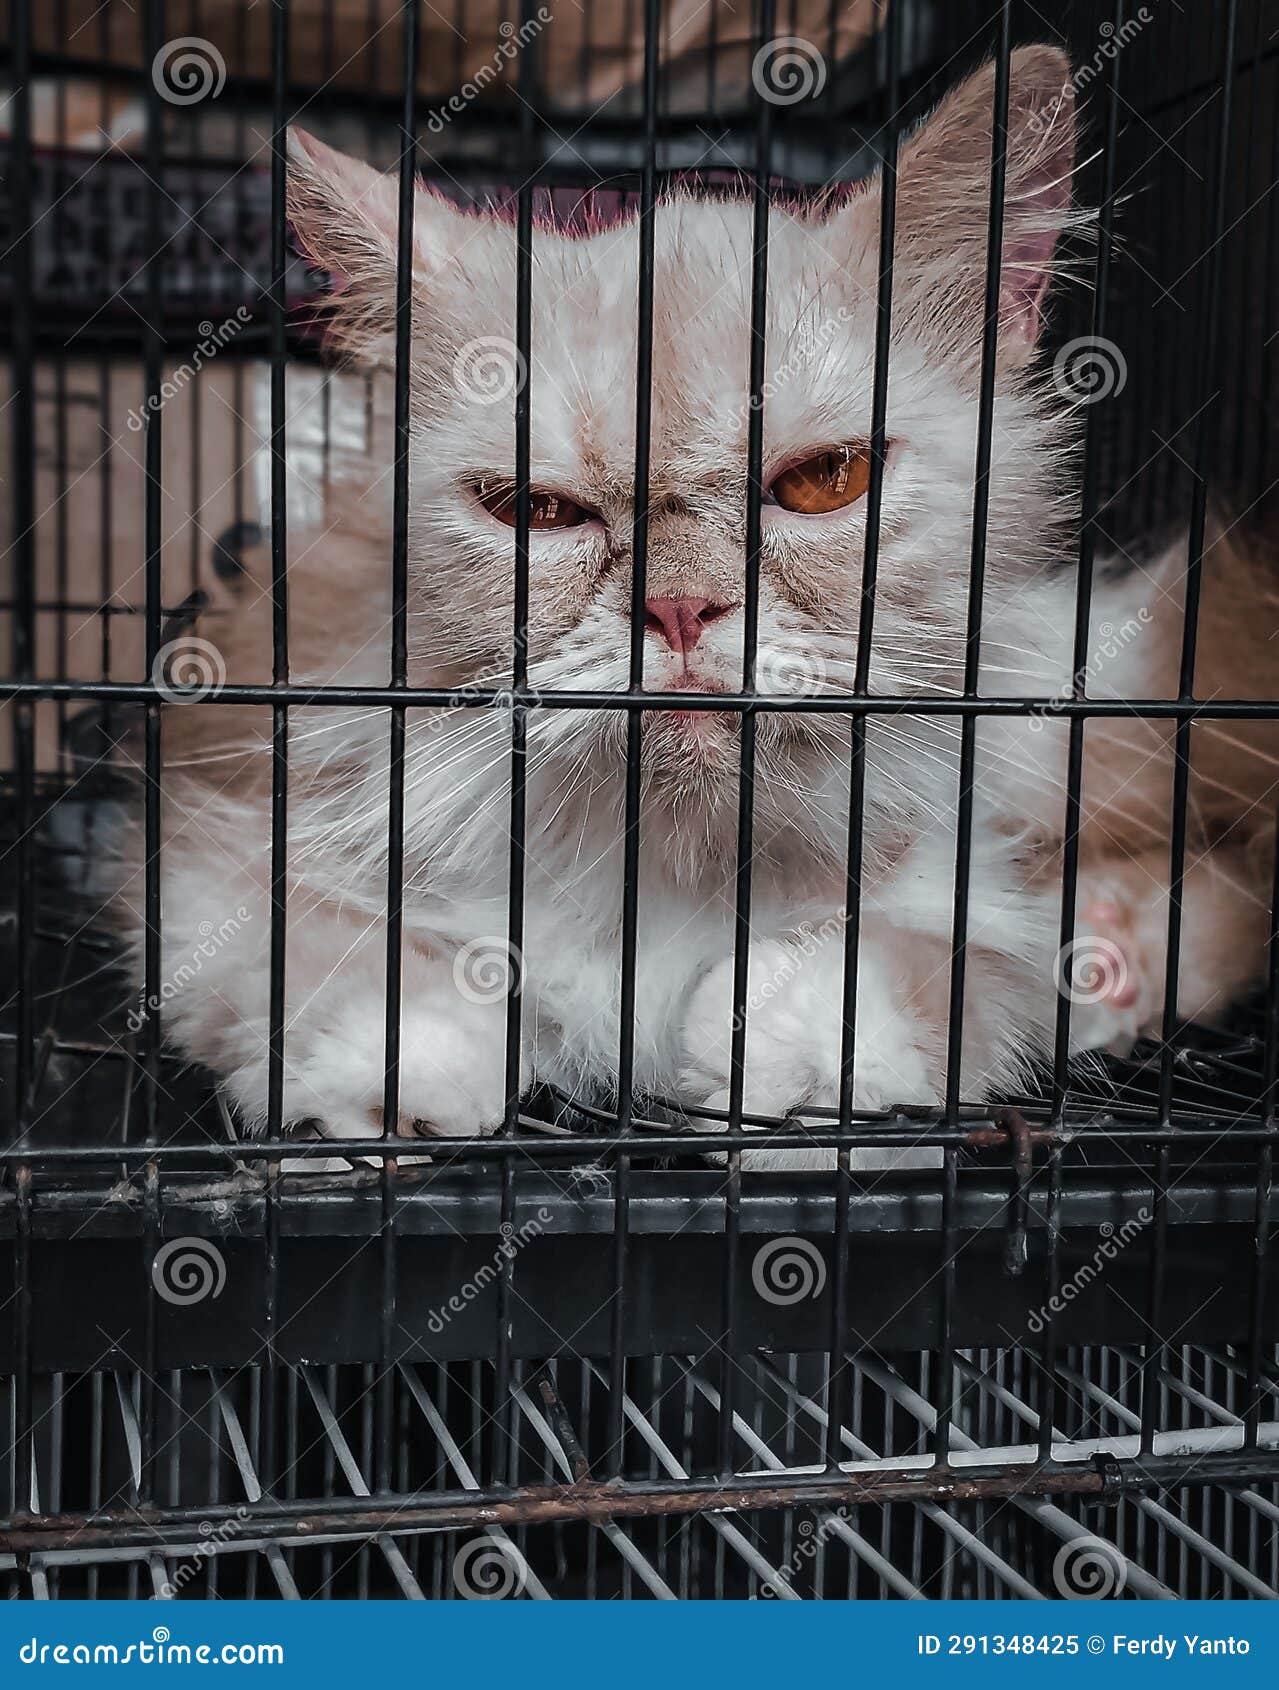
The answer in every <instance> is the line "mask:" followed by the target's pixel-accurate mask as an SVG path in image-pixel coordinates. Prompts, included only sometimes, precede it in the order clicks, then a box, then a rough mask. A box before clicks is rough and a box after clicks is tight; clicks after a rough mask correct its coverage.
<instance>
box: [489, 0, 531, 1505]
mask: <svg viewBox="0 0 1279 1690" xmlns="http://www.w3.org/2000/svg"><path fill="white" fill-rule="evenodd" d="M533 20H534V12H533V0H520V27H521V30H522V31H531V30H532V29H533ZM526 38H527V37H526ZM519 92H520V100H521V125H520V127H521V140H522V145H523V148H524V156H525V157H526V158H528V159H530V160H531V159H532V158H533V157H534V153H535V148H536V145H537V133H536V120H537V103H538V84H537V58H536V55H535V54H534V53H533V52H530V51H525V52H524V53H523V54H522V56H521V58H520V69H519ZM515 230H516V236H515V238H516V261H515V347H516V360H515V366H516V374H517V380H516V384H515V591H514V605H513V618H512V622H513V626H512V648H513V649H512V653H511V812H510V824H509V834H510V846H511V854H510V876H509V882H508V913H507V956H508V962H509V970H510V975H509V979H510V984H509V989H508V992H507V999H506V1111H505V1119H504V1121H503V1126H502V1133H503V1137H504V1138H506V1139H510V1138H512V1137H513V1136H514V1135H515V1133H516V1132H517V1130H518V1127H519V1111H520V1092H521V1090H522V1086H523V1077H522V1075H521V1073H520V1043H521V1033H522V1017H523V1012H524V867H525V857H526V839H525V824H526V816H527V808H528V802H527V801H528V709H529V701H528V597H529V588H528V580H529V518H530V511H531V490H530V483H529V475H530V431H531V423H532V412H531V409H530V404H531V392H532V382H533V370H532V363H533V356H532V341H533V177H532V176H531V175H530V176H528V177H526V178H525V180H524V181H523V182H521V184H520V189H519V195H518V198H517V202H516V219H515ZM514 1155H515V1152H514V1149H513V1148H512V1147H510V1146H509V1145H508V1146H504V1147H503V1151H502V1224H503V1226H513V1225H514V1213H515V1165H514V1160H513V1158H514ZM508 1236H509V1235H508ZM514 1259H515V1257H514V1252H509V1253H508V1252H504V1253H503V1258H502V1266H501V1270H500V1272H499V1275H498V1294H497V1342H496V1345H495V1348H494V1366H495V1370H496V1374H497V1401H496V1403H495V1404H494V1413H493V1440H494V1447H493V1471H494V1472H495V1473H501V1472H502V1471H503V1470H504V1468H505V1461H506V1444H505V1440H506V1437H507V1428H508V1419H507V1408H508V1405H509V1403H510V1387H511V1312H510V1311H511V1279H512V1274H513V1272H514Z"/></svg>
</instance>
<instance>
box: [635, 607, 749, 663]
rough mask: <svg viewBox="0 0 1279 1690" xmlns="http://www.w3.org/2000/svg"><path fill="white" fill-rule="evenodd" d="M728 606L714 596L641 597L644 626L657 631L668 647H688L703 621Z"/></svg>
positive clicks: (724, 611)
mask: <svg viewBox="0 0 1279 1690" xmlns="http://www.w3.org/2000/svg"><path fill="white" fill-rule="evenodd" d="M732 608H733V607H732V605H730V604H720V603H719V602H718V601H717V600H716V599H698V598H672V599H645V600H644V609H645V612H646V615H645V618H644V626H645V627H646V628H651V629H652V630H653V632H654V633H655V634H660V635H661V636H662V638H663V639H664V640H665V641H666V643H667V645H668V646H670V648H671V650H672V651H692V649H693V647H694V646H695V645H696V644H697V642H698V640H700V639H701V637H702V633H703V630H704V629H705V628H706V626H707V624H708V623H710V622H715V621H717V620H718V619H719V617H721V616H725V615H727V614H728V612H729V611H730V610H731V609H732Z"/></svg>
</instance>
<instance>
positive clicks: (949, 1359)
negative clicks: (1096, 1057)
mask: <svg viewBox="0 0 1279 1690" xmlns="http://www.w3.org/2000/svg"><path fill="white" fill-rule="evenodd" d="M1011 57H1012V4H1011V0H1003V4H1002V5H1001V7H1000V12H999V43H998V47H997V49H996V58H995V109H994V112H993V114H992V124H991V154H990V221H989V225H988V228H987V235H986V299H985V326H984V330H983V334H982V355H981V398H980V402H979V408H978V416H977V457H976V464H975V466H974V470H973V530H972V552H971V556H970V560H969V575H968V618H967V627H966V630H965V636H964V697H965V698H975V697H976V696H977V690H978V683H979V681H980V678H981V621H982V608H983V601H984V593H985V583H986V525H987V519H988V516H989V512H990V464H991V446H992V441H993V438H994V414H995V359H996V355H997V353H998V349H999V300H1000V271H1001V268H1002V262H1003V245H1004V198H1005V192H1004V190H1005V185H1006V173H1007V164H1008V85H1009V65H1010V60H1011ZM976 754H977V718H976V716H975V715H967V716H965V717H964V720H963V726H962V729H961V731H960V751H959V805H958V810H957V812H956V818H955V827H956V834H957V838H956V842H955V903H954V925H953V937H952V947H951V971H950V1003H949V1017H950V1019H949V1025H948V1027H947V1042H946V1125H947V1126H948V1127H951V1128H954V1127H957V1126H958V1124H959V1104H960V1097H961V1088H962V1083H963V1048H964V983H965V979H966V975H967V946H968V893H969V884H968V881H969V873H970V869H971V862H972V830H973V776H974V772H975V766H976ZM957 1155H958V1153H957V1151H955V1150H954V1149H953V1148H950V1147H948V1148H947V1150H946V1151H945V1177H944V1181H943V1187H942V1245H943V1252H944V1260H943V1263H942V1271H941V1345H940V1357H939V1363H938V1377H937V1403H938V1413H937V1427H936V1431H935V1434H934V1437H935V1444H934V1447H935V1450H936V1453H937V1457H938V1460H939V1461H943V1462H944V1461H945V1460H946V1459H947V1458H948V1456H949V1452H950V1424H951V1405H952V1399H953V1394H954V1367H953V1356H954V1338H953V1333H952V1330H951V1325H952V1319H953V1314H954V1304H955V1291H956V1273H955V1251H954V1200H955V1187H956V1179H957V1162H956V1158H957Z"/></svg>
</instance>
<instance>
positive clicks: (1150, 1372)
mask: <svg viewBox="0 0 1279 1690" xmlns="http://www.w3.org/2000/svg"><path fill="white" fill-rule="evenodd" d="M1238 21H1239V0H1228V3H1227V6H1226V21H1225V30H1224V40H1223V45H1222V61H1221V62H1222V70H1221V121H1220V126H1219V128H1218V132H1217V157H1216V172H1215V180H1214V190H1215V198H1214V200H1213V217H1212V227H1211V232H1210V235H1209V247H1208V251H1207V253H1206V254H1205V257H1206V258H1207V262H1208V282H1207V287H1206V289H1205V292H1204V299H1203V314H1204V315H1203V323H1202V335H1201V340H1200V348H1201V361H1200V365H1199V370H1198V382H1197V393H1198V397H1199V400H1200V409H1199V425H1198V438H1197V443H1196V448H1195V462H1194V469H1193V488H1192V494H1191V503H1190V533H1189V538H1188V542H1187V556H1186V595H1185V626H1184V628H1183V630H1182V642H1181V665H1180V674H1179V677H1178V685H1177V698H1178V702H1179V703H1181V704H1189V703H1191V702H1192V701H1193V699H1194V694H1195V653H1196V649H1197V643H1198V635H1199V602H1200V598H1201V595H1202V587H1203V563H1204V543H1205V533H1206V528H1207V516H1208V480H1209V477H1210V475H1211V473H1212V469H1213V457H1214V451H1215V446H1216V435H1215V432H1214V424H1215V421H1216V415H1217V408H1218V400H1219V387H1218V385H1217V355H1218V346H1219V342H1220V328H1221V324H1220V309H1219V307H1220V299H1221V271H1222V245H1223V242H1224V240H1225V234H1226V201H1227V197H1228V193H1229V186H1230V181H1229V168H1230V123H1231V117H1232V114H1233V110H1234V78H1233V70H1234V57H1235V36H1236V31H1237V28H1238ZM1192 725H1193V723H1192V719H1191V717H1189V716H1182V717H1180V718H1179V719H1178V721H1177V727H1176V732H1175V734H1174V740H1173V750H1174V758H1175V761H1174V767H1173V793H1172V806H1173V813H1172V840H1171V849H1170V851H1169V865H1168V954H1167V963H1166V967H1165V971H1164V1012H1163V1024H1162V1027H1161V1029H1160V1031H1161V1037H1162V1048H1161V1049H1160V1053H1159V1121H1160V1124H1161V1125H1162V1126H1167V1125H1168V1124H1169V1123H1170V1122H1171V1118H1172V1094H1173V1062H1174V1059H1175V1055H1176V1052H1175V1049H1174V1046H1173V1035H1174V1033H1175V1031H1176V1028H1177V985H1178V979H1179V975H1180V967H1181V917H1182V894H1183V890H1184V883H1185V871H1186V832H1187V820H1188V815H1189V804H1190V752H1191V729H1192ZM1169 1167H1170V1154H1169V1147H1168V1146H1167V1145H1166V1144H1162V1145H1160V1146H1159V1149H1158V1151H1157V1153H1156V1156H1155V1166H1154V1220H1153V1238H1152V1241H1151V1252H1150V1261H1151V1276H1150V1288H1149V1313H1148V1319H1149V1322H1150V1329H1151V1331H1152V1333H1153V1334H1154V1342H1153V1344H1149V1345H1146V1346H1145V1347H1144V1352H1145V1353H1144V1359H1143V1364H1142V1413H1141V1438H1142V1448H1143V1450H1149V1449H1150V1448H1151V1447H1152V1440H1153V1438H1154V1433H1155V1422H1156V1397H1155V1391H1154V1389H1153V1384H1154V1380H1155V1378H1156V1376H1157V1371H1158V1368H1159V1366H1160V1363H1161V1360H1162V1356H1163V1353H1164V1350H1165V1347H1166V1346H1165V1343H1164V1340H1163V1337H1162V1317H1163V1291H1164V1285H1163V1280H1164V1273H1165V1269H1166V1261H1167V1226H1168V1215H1167V1202H1166V1198H1165V1192H1166V1189H1167V1184H1168V1171H1169Z"/></svg>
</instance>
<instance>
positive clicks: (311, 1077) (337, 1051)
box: [285, 982, 527, 1171]
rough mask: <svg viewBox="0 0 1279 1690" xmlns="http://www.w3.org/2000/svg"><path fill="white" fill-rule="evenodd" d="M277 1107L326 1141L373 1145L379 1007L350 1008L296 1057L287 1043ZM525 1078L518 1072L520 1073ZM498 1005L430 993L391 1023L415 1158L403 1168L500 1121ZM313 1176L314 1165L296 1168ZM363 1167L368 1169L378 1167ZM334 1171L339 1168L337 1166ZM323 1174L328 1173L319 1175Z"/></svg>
mask: <svg viewBox="0 0 1279 1690" xmlns="http://www.w3.org/2000/svg"><path fill="white" fill-rule="evenodd" d="M285 1049H286V1058H287V1078H286V1107H287V1112H288V1117H289V1119H291V1120H300V1119H303V1118H305V1119H307V1120H309V1121H310V1122H312V1123H313V1124H314V1130H315V1131H316V1133H317V1135H318V1136H319V1137H321V1138H325V1139H372V1138H380V1137H381V1136H382V1131H383V1103H384V1083H385V1074H384V1063H385V1054H384V1052H385V1026H384V1020H383V1009H382V1004H381V1002H380V1001H378V1000H376V999H369V1000H366V1001H359V1000H358V999H352V1000H351V1001H349V1002H348V1003H347V1004H345V1005H344V1013H343V1015H342V1017H341V1019H340V1022H339V1024H338V1025H337V1026H334V1027H331V1028H328V1029H325V1030H324V1031H315V1030H313V1032H312V1036H311V1038H310V1041H309V1048H307V1049H305V1050H304V1051H301V1052H298V1053H297V1055H296V1056H295V1055H294V1053H293V1052H292V1051H291V1050H290V1048H289V1045H288V1042H287V1039H286V1047H285ZM524 1072H525V1077H527V1068H525V1070H524ZM505 1074H506V1005H505V1000H504V999H502V1000H500V1001H493V1002H489V1001H481V1002H475V1001H471V1000H469V999H467V998H465V997H462V996H460V995H459V994H457V993H456V992H455V991H452V990H450V989H449V986H448V984H441V985H439V986H436V984H435V983H434V982H432V983H431V987H430V988H429V989H427V990H425V991H422V992H420V993H418V994H415V996H414V997H413V998H412V999H408V998H407V997H406V1001H405V1003H404V1006H403V1010H402V1013H401V1018H400V1052H399V1120H398V1123H397V1126H396V1132H397V1134H398V1135H399V1136H401V1137H403V1138H405V1139H408V1140H412V1141H413V1144H414V1149H413V1151H411V1152H408V1151H406V1153H405V1154H403V1155H401V1156H399V1157H398V1158H397V1160H398V1161H399V1163H400V1164H401V1165H402V1166H403V1165H405V1164H409V1163H412V1162H423V1161H428V1160H429V1159H430V1152H429V1144H430V1142H431V1140H433V1139H449V1138H478V1137H486V1136H487V1135H488V1134H490V1133H492V1132H495V1131H496V1130H497V1128H498V1127H499V1126H500V1125H501V1123H502V1120H503V1117H504V1115H505V1111H506V1086H505ZM297 1160H298V1166H299V1167H310V1168H311V1170H312V1171H320V1170H321V1160H320V1159H318V1158H317V1159H315V1160H314V1161H311V1160H309V1159H307V1158H298V1159H297ZM363 1160H365V1161H367V1162H369V1163H370V1165H374V1166H376V1165H377V1162H378V1160H379V1159H378V1158H376V1157H366V1158H363ZM333 1163H334V1165H337V1166H340V1165H341V1163H340V1161H338V1159H336V1158H335V1159H333ZM326 1171H327V1170H326Z"/></svg>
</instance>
